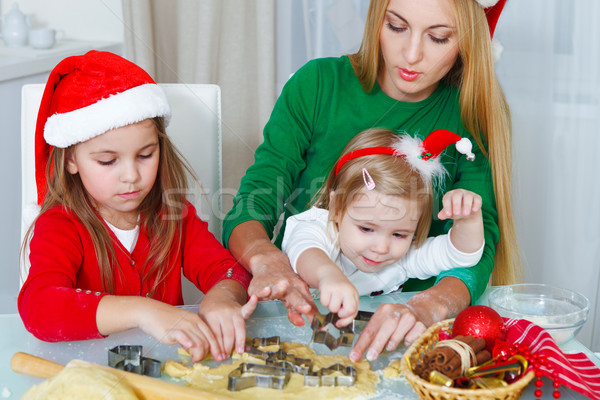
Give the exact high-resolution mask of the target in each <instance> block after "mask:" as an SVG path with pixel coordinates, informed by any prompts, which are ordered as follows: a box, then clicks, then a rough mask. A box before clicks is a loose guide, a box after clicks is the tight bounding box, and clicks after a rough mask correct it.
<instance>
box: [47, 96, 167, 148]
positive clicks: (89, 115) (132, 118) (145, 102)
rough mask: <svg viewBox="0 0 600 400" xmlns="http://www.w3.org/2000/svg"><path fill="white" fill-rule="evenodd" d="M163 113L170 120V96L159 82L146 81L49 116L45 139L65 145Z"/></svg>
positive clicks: (60, 145) (49, 142)
mask: <svg viewBox="0 0 600 400" xmlns="http://www.w3.org/2000/svg"><path fill="white" fill-rule="evenodd" d="M160 116H162V117H164V118H165V123H166V124H168V122H169V119H170V116H171V108H170V107H169V102H168V101H167V96H166V95H165V92H164V90H163V89H162V88H161V87H160V86H158V85H156V84H144V85H140V86H136V87H134V88H131V89H128V90H126V91H124V92H121V93H117V94H114V95H111V96H109V97H107V98H105V99H102V100H100V101H98V102H96V103H94V104H91V105H89V106H87V107H83V108H79V109H77V110H74V111H70V112H67V113H62V114H54V115H52V116H50V117H49V118H48V120H47V121H46V125H45V128H44V139H46V142H47V143H48V144H50V145H52V146H55V147H60V148H66V147H69V146H71V145H73V144H76V143H80V142H84V141H86V140H89V139H91V138H93V137H96V136H98V135H101V134H103V133H104V132H107V131H109V130H111V129H115V128H120V127H123V126H126V125H130V124H134V123H136V122H140V121H143V120H145V119H148V118H154V117H160Z"/></svg>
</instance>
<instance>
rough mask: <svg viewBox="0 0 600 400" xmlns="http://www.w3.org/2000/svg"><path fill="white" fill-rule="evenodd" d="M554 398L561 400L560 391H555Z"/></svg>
mask: <svg viewBox="0 0 600 400" xmlns="http://www.w3.org/2000/svg"><path fill="white" fill-rule="evenodd" d="M552 397H554V398H555V399H560V392H559V391H558V390H555V391H554V393H552Z"/></svg>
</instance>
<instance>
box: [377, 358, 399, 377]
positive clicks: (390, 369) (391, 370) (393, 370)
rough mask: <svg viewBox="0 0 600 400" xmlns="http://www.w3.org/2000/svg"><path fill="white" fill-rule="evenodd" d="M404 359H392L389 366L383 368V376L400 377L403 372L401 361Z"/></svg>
mask: <svg viewBox="0 0 600 400" xmlns="http://www.w3.org/2000/svg"><path fill="white" fill-rule="evenodd" d="M401 362H402V361H401V360H399V359H395V360H392V361H390V363H389V364H388V366H387V367H385V368H384V369H383V371H382V372H383V376H384V377H386V378H393V379H394V378H398V377H399V376H400V374H401V372H400V363H401Z"/></svg>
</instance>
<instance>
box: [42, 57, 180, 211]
mask: <svg viewBox="0 0 600 400" xmlns="http://www.w3.org/2000/svg"><path fill="white" fill-rule="evenodd" d="M170 116H171V108H170V107H169V103H168V101H167V97H166V95H165V93H164V91H163V89H162V88H161V87H159V86H158V85H157V84H156V82H154V80H153V79H152V78H151V77H150V75H148V73H146V71H144V70H143V69H142V68H140V67H139V66H137V65H136V64H134V63H132V62H131V61H128V60H126V59H124V58H123V57H120V56H118V55H116V54H113V53H109V52H104V51H94V50H92V51H90V52H88V53H86V54H84V55H81V56H72V57H67V58H65V59H64V60H62V61H61V62H60V63H59V64H58V65H57V66H56V67H54V69H53V70H52V72H50V76H49V77H48V82H47V83H46V88H45V89H44V94H43V96H42V102H41V104H40V109H39V112H38V117H37V124H36V129H35V178H36V184H37V193H38V204H39V205H41V204H42V203H43V201H44V197H45V196H46V190H47V187H46V185H47V182H46V174H45V173H46V165H47V164H48V158H49V155H50V150H51V148H52V146H54V147H59V148H67V147H69V146H71V145H74V144H77V143H80V142H84V141H86V140H88V139H91V138H93V137H96V136H98V135H101V134H103V133H105V132H107V131H109V130H111V129H115V128H120V127H123V126H126V125H130V124H133V123H136V122H140V121H143V120H145V119H148V118H154V117H164V118H165V123H166V124H168V122H169V119H170Z"/></svg>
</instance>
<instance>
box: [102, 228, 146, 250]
mask: <svg viewBox="0 0 600 400" xmlns="http://www.w3.org/2000/svg"><path fill="white" fill-rule="evenodd" d="M104 222H106V225H108V227H109V228H110V230H111V231H113V232H114V233H115V236H116V237H117V239H119V241H120V242H121V244H122V245H123V246H124V247H125V248H126V249H127V251H129V252H130V253H131V252H132V251H133V249H135V244H136V243H137V239H138V236H139V233H140V225H139V224H138V225H136V226H135V228H133V229H129V230H123V229H119V228H117V227H116V226H114V225H112V224H111V223H110V222H108V221H107V220H104Z"/></svg>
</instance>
